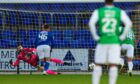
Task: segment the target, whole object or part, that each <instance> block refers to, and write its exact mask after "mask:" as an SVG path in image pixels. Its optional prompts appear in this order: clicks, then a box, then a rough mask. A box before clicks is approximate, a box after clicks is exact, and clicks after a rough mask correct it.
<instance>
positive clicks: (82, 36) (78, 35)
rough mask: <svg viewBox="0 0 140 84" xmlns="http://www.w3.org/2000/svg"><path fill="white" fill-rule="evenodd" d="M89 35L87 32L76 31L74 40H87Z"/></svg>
mask: <svg viewBox="0 0 140 84" xmlns="http://www.w3.org/2000/svg"><path fill="white" fill-rule="evenodd" d="M90 37H91V34H90V32H89V31H88V30H77V31H76V38H77V39H89V38H90Z"/></svg>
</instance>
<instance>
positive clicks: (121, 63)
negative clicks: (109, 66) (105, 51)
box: [119, 58, 124, 72]
mask: <svg viewBox="0 0 140 84" xmlns="http://www.w3.org/2000/svg"><path fill="white" fill-rule="evenodd" d="M119 65H120V66H121V67H120V70H119V72H121V71H122V69H123V67H124V59H123V58H120V62H119Z"/></svg>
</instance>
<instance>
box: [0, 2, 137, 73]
mask: <svg viewBox="0 0 140 84" xmlns="http://www.w3.org/2000/svg"><path fill="white" fill-rule="evenodd" d="M124 4H126V5H127V4H130V2H129V3H124ZM132 4H134V6H137V4H136V3H132ZM22 5H23V4H22ZM24 5H25V6H24V7H30V8H32V7H35V6H34V5H33V4H30V6H29V5H27V4H24ZM93 5H95V6H93ZM116 5H117V6H118V7H122V8H123V6H122V5H120V3H119V4H116ZM0 6H1V5H0ZM13 6H14V5H13ZM19 6H20V5H19ZM54 6H55V7H54ZM101 6H103V4H102V3H93V4H92V3H74V4H68V3H63V4H62V3H59V4H58V3H57V4H55V3H53V4H46V5H43V4H42V5H41V6H36V7H40V9H43V8H45V7H46V9H43V10H42V12H41V11H40V10H39V9H37V8H36V7H35V8H34V9H32V11H31V9H29V10H30V11H27V8H26V9H25V8H24V7H23V10H14V8H13V9H0V27H1V29H0V48H1V49H0V54H1V55H0V71H2V72H5V71H8V72H11V71H16V70H17V68H14V67H12V66H10V65H9V63H8V62H9V60H10V59H13V60H15V59H16V46H17V44H18V43H21V44H23V46H24V47H26V48H31V47H35V46H34V40H35V37H36V35H37V33H38V32H39V31H40V30H41V25H42V24H43V23H47V24H49V25H50V26H51V31H52V33H53V35H54V41H55V46H54V49H53V52H52V54H51V56H52V57H54V58H59V59H61V60H63V61H66V62H69V63H71V66H64V65H62V64H55V63H51V65H50V69H52V70H56V71H90V69H89V67H88V65H89V63H92V62H94V50H95V46H96V42H95V41H94V40H93V38H92V36H91V34H90V31H89V27H88V21H89V18H90V16H91V13H92V11H93V10H94V9H95V8H98V7H101ZM47 7H48V9H47ZM49 7H50V8H49ZM83 7H84V8H85V9H83ZM92 7H95V8H94V9H93V8H92ZM20 8H22V7H19V9H20ZM124 9H125V7H124ZM44 10H46V11H44ZM48 10H49V11H48ZM60 11H61V12H60ZM126 11H127V13H128V15H129V16H130V17H131V19H132V21H133V23H134V26H133V27H134V31H135V37H136V40H135V44H136V45H135V57H134V58H135V59H134V61H133V63H134V70H140V60H139V58H140V53H139V48H140V41H139V38H140V37H139V36H140V32H139V28H140V25H139V21H140V19H139V13H140V10H138V9H135V10H133V9H131V10H128V9H126ZM19 69H20V71H36V69H35V68H34V67H31V66H30V65H28V64H26V63H24V62H22V61H21V64H20V66H19Z"/></svg>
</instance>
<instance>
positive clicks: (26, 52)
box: [9, 44, 68, 75]
mask: <svg viewBox="0 0 140 84" xmlns="http://www.w3.org/2000/svg"><path fill="white" fill-rule="evenodd" d="M17 52H18V55H17V59H16V60H15V61H14V62H13V60H12V59H11V60H10V61H9V63H10V65H12V66H14V67H16V66H18V65H19V64H20V60H22V61H24V62H26V63H28V64H30V65H31V66H33V67H35V68H38V70H39V71H44V69H45V67H41V66H40V65H39V58H38V55H37V50H36V49H35V48H24V47H23V46H22V45H21V44H19V45H18V46H17ZM50 61H51V62H55V63H59V64H64V65H67V64H68V63H66V62H64V61H62V60H59V59H56V58H51V59H50ZM46 74H52V75H56V74H59V73H58V72H55V73H54V71H52V70H50V69H47V70H46Z"/></svg>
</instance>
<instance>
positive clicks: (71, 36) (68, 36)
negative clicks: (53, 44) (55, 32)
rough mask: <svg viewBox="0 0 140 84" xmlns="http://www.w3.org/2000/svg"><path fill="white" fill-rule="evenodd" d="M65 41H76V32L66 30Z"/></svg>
mask: <svg viewBox="0 0 140 84" xmlns="http://www.w3.org/2000/svg"><path fill="white" fill-rule="evenodd" d="M63 33H64V40H67V41H70V40H74V36H75V32H74V30H64V31H63Z"/></svg>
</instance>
